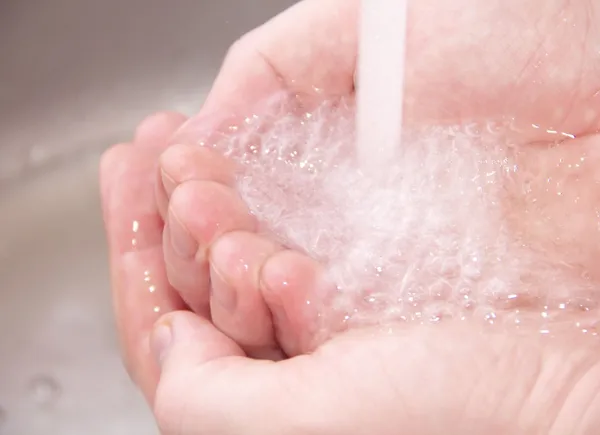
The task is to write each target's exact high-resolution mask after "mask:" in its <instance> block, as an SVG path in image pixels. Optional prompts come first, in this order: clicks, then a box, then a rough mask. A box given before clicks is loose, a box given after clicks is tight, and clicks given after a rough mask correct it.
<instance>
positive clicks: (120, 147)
mask: <svg viewBox="0 0 600 435" xmlns="http://www.w3.org/2000/svg"><path fill="white" fill-rule="evenodd" d="M131 147H132V144H131V143H130V142H123V143H118V144H116V145H113V146H111V147H110V148H108V149H107V150H106V151H104V152H103V153H102V156H101V157H100V164H99V173H100V187H101V190H102V191H103V193H104V190H105V189H106V188H108V187H109V185H110V184H111V181H112V180H113V179H114V178H115V176H116V175H117V173H118V172H120V170H121V168H122V167H123V162H124V161H125V160H126V158H125V157H126V156H127V155H128V154H129V152H130V150H131Z"/></svg>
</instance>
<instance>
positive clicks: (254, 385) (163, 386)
mask: <svg viewBox="0 0 600 435" xmlns="http://www.w3.org/2000/svg"><path fill="white" fill-rule="evenodd" d="M153 349H154V350H155V354H156V355H157V358H158V359H159V361H160V362H161V377H160V383H159V387H158V392H157V396H156V402H155V406H154V412H155V416H156V420H157V422H158V425H159V427H160V430H161V433H162V434H164V435H186V434H194V435H203V434H206V435H209V434H210V435H213V434H219V435H237V434H246V435H280V434H282V433H290V432H289V429H290V428H300V427H302V426H298V425H299V424H300V423H302V424H303V425H304V426H307V425H306V423H304V421H306V419H301V417H300V414H303V413H304V409H305V407H301V408H300V409H298V404H299V403H300V404H302V400H300V398H299V396H302V397H308V396H306V395H305V393H307V392H308V388H309V387H307V386H305V385H303V384H301V383H300V382H299V380H298V379H297V376H293V373H294V371H292V370H290V369H291V368H292V367H290V366H289V365H288V366H281V367H279V366H277V365H276V364H275V363H273V362H266V361H256V360H251V359H248V358H245V357H244V353H243V351H242V350H241V348H240V347H239V346H237V344H236V343H235V342H234V341H233V340H231V339H230V338H228V337H227V336H226V335H225V334H223V333H221V332H219V331H218V330H217V329H216V328H215V326H214V325H213V324H212V323H211V322H210V321H209V320H207V319H204V318H201V317H199V316H196V315H194V314H192V313H186V312H177V313H171V314H169V315H168V316H167V317H165V318H163V319H161V320H160V321H159V323H158V324H157V328H156V330H155V332H154V334H153ZM292 365H294V364H292ZM308 426H310V425H308ZM293 433H308V432H304V431H300V430H296V429H294V431H293ZM315 433H316V432H315Z"/></svg>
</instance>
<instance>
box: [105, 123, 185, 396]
mask: <svg viewBox="0 0 600 435" xmlns="http://www.w3.org/2000/svg"><path fill="white" fill-rule="evenodd" d="M144 124H145V125H144ZM152 124H153V120H152V118H150V119H148V120H147V121H146V122H144V123H142V127H143V128H144V129H145V130H146V132H149V131H151V130H152ZM178 124H179V123H177V122H176V123H173V124H172V129H174V128H177V126H178ZM171 133H172V131H171V132H169V131H167V129H164V128H159V129H157V131H156V134H155V135H150V134H149V135H148V136H147V137H151V138H153V140H156V142H155V143H159V142H160V143H166V139H167V137H168V135H169V134H171ZM146 145H148V144H147V143H146V142H145V141H143V142H141V143H138V145H137V146H133V145H131V144H120V145H117V146H114V147H112V148H111V149H110V150H108V151H107V152H106V153H105V154H104V155H103V157H102V161H101V164H100V178H101V185H100V188H101V197H102V206H103V213H104V220H105V228H106V233H107V240H108V246H109V259H110V272H111V288H112V294H113V301H114V308H115V316H116V322H117V326H118V332H119V338H120V342H121V347H122V350H123V357H124V361H125V365H126V367H127V369H128V371H129V373H130V375H131V377H132V379H133V380H134V382H136V383H137V384H138V385H139V386H140V388H141V389H142V391H143V392H144V394H145V396H146V398H147V399H148V400H149V401H152V398H153V395H154V389H155V386H156V382H157V377H158V371H157V368H156V366H155V365H154V363H153V362H152V359H151V358H149V347H148V336H149V333H150V330H151V328H152V325H153V324H154V322H155V321H156V319H157V317H158V316H159V315H160V314H161V313H163V312H168V311H171V310H173V309H181V308H183V303H182V302H181V300H180V298H179V297H178V296H177V294H176V293H175V292H174V291H173V290H172V289H171V287H170V286H169V285H168V282H167V280H166V275H165V271H164V262H163V260H162V246H161V233H162V222H161V220H160V217H159V216H158V213H157V210H156V206H155V202H154V198H153V181H154V180H153V176H152V175H153V172H154V167H155V165H156V161H157V156H158V154H157V153H158V151H157V150H156V149H155V148H154V147H153V146H146Z"/></svg>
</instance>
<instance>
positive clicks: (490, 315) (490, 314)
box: [484, 311, 496, 325]
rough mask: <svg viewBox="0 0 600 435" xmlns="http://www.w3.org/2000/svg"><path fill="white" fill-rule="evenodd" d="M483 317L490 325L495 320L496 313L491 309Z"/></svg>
mask: <svg viewBox="0 0 600 435" xmlns="http://www.w3.org/2000/svg"><path fill="white" fill-rule="evenodd" d="M484 319H485V321H486V322H487V323H489V324H490V325H493V324H494V322H495V321H496V313H494V312H493V311H490V312H488V313H486V314H485V316H484Z"/></svg>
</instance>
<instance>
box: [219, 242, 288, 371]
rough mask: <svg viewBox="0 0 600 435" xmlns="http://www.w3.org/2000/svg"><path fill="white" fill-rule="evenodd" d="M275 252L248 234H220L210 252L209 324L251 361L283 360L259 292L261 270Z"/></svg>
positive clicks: (275, 247) (276, 248)
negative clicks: (253, 359) (251, 359)
mask: <svg viewBox="0 0 600 435" xmlns="http://www.w3.org/2000/svg"><path fill="white" fill-rule="evenodd" d="M279 250H281V247H280V246H278V245H277V244H276V243H273V242H271V241H270V240H268V239H266V238H264V237H260V236H259V235H257V234H253V233H248V232H231V233H227V234H224V235H223V236H221V237H220V238H219V239H217V241H216V242H215V243H214V244H213V245H212V246H211V248H210V265H211V273H210V278H211V285H212V297H211V300H210V302H211V304H210V309H211V316H212V320H213V323H214V324H215V326H216V327H217V328H218V329H219V330H220V331H222V332H223V333H224V334H226V335H227V336H228V337H230V338H231V339H233V340H234V341H235V342H236V343H238V345H239V346H240V347H241V348H242V349H243V350H244V351H245V352H246V354H247V355H248V356H250V357H252V358H260V359H271V360H280V359H282V358H283V354H282V352H281V349H280V348H279V345H278V344H277V341H276V339H275V333H274V330H273V322H272V320H271V312H270V311H269V308H268V307H267V305H266V303H265V301H264V299H263V295H262V293H261V290H260V271H261V268H262V266H263V264H264V262H265V261H266V260H267V259H268V258H269V257H270V256H271V255H273V254H274V253H275V252H278V251H279Z"/></svg>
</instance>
